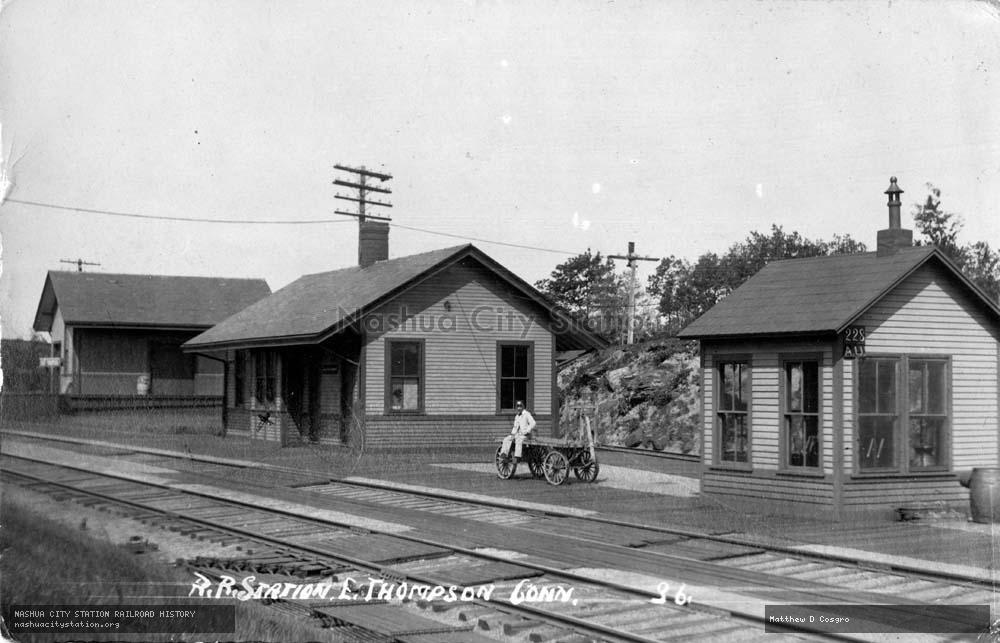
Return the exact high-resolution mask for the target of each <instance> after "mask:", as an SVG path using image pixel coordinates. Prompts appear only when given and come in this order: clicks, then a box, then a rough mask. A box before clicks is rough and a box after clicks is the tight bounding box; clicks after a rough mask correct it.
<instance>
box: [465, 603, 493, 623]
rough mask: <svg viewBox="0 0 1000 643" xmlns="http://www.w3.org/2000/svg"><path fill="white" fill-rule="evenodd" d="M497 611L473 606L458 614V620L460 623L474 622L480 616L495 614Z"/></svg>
mask: <svg viewBox="0 0 1000 643" xmlns="http://www.w3.org/2000/svg"><path fill="white" fill-rule="evenodd" d="M495 612H496V610H495V609H493V608H492V607H480V606H479V605H471V606H469V607H465V608H463V609H462V611H460V612H459V613H458V620H460V621H472V620H477V619H478V618H479V617H480V616H483V615H485V614H493V613H495Z"/></svg>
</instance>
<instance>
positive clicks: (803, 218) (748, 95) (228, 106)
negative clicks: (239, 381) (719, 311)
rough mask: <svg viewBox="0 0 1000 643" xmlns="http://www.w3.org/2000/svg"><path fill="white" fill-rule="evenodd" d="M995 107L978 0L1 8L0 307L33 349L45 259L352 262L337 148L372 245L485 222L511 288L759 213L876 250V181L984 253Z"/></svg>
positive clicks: (992, 14) (709, 246) (992, 238)
mask: <svg viewBox="0 0 1000 643" xmlns="http://www.w3.org/2000/svg"><path fill="white" fill-rule="evenodd" d="M998 106H1000V9H998V7H997V5H996V4H993V3H989V2H964V1H961V0H947V1H937V2H936V1H933V0H927V1H922V2H897V1H890V2H874V1H869V0H865V1H863V2H804V1H803V2H797V1H790V0H789V1H784V2H768V1H766V0H765V1H762V2H748V1H747V2H744V1H737V2H718V1H709V2H701V1H697V2H694V1H692V2H683V1H681V0H663V1H660V0H656V1H653V0H649V1H638V2H621V1H612V2H606V1H601V2H597V1H591V0H577V1H574V2H559V1H547V2H536V1H534V0H523V1H507V2H489V1H483V2H444V1H431V2H395V1H387V0H365V1H361V2H348V1H336V2H325V1H324V2H319V1H303V2H286V1H282V2H263V1H256V0H240V1H233V2H225V1H213V2H203V1H202V0H197V1H189V0H174V1H172V2H159V1H155V2H154V1H147V0H128V1H125V0H122V1H120V2H93V1H90V0H8V1H7V2H6V3H5V4H4V6H3V9H2V11H0V127H2V130H0V141H2V148H0V149H2V157H3V169H4V171H5V172H6V177H7V179H8V180H9V181H10V182H11V184H12V185H10V186H9V190H8V192H7V194H6V201H4V202H3V204H2V205H0V235H2V239H0V241H2V256H0V259H2V273H0V323H2V330H3V335H4V336H5V337H24V338H26V337H29V336H30V334H31V325H32V322H33V318H34V313H35V309H36V307H37V305H38V300H39V297H40V295H41V290H42V286H43V284H44V280H45V274H46V271H48V270H71V269H75V268H74V267H73V266H71V265H68V264H63V263H60V260H64V259H70V260H76V259H78V258H81V259H84V260H85V261H89V262H94V263H99V264H100V265H99V266H93V267H89V266H88V267H87V268H86V269H88V270H93V271H100V272H116V273H139V274H167V275H202V276H220V277H261V278H264V279H266V280H267V281H268V284H269V285H270V286H271V288H272V289H274V290H276V289H278V288H280V287H282V286H284V285H287V284H288V283H290V282H291V281H293V280H294V279H296V278H297V277H299V276H300V275H303V274H309V273H315V272H320V271H325V270H332V269H336V268H342V267H346V266H350V265H354V264H355V263H356V260H357V222H356V221H355V220H353V219H350V218H348V217H342V216H338V215H335V214H333V211H334V210H336V209H351V204H350V203H349V202H346V201H340V200H337V199H335V198H334V195H335V194H337V192H338V188H336V186H334V185H332V184H331V183H332V181H333V180H334V179H335V178H337V177H338V176H340V177H341V178H350V177H347V176H344V175H343V173H338V172H336V171H335V170H334V168H333V165H334V164H338V163H339V164H346V165H351V166H362V165H364V166H366V167H368V168H372V169H375V170H378V171H381V172H386V173H389V174H391V175H392V176H393V177H394V178H393V179H392V180H391V181H390V182H389V183H388V184H387V185H388V186H389V188H390V189H391V190H392V194H391V196H389V197H388V199H389V200H390V201H391V202H392V204H393V208H392V209H391V210H389V209H385V210H384V213H386V214H389V215H390V216H392V218H393V223H394V224H395V225H396V226H397V227H393V228H392V231H391V234H390V256H391V257H396V256H402V255H406V254H412V253H415V252H422V251H427V250H433V249H435V248H441V247H447V246H453V245H458V244H461V243H464V242H466V241H467V240H472V239H478V240H486V241H472V242H473V243H475V244H476V245H477V246H478V247H480V248H481V249H482V250H484V251H485V252H486V253H488V254H489V255H490V256H492V257H494V258H495V259H497V260H498V261H500V262H501V263H503V264H504V265H506V266H507V267H508V268H510V269H511V270H513V271H514V272H515V273H517V274H518V275H520V276H521V277H523V278H525V279H526V280H528V281H531V282H534V281H536V280H538V279H541V278H543V277H545V276H547V275H548V274H549V272H551V270H552V268H553V267H554V266H555V265H556V264H557V263H559V262H561V261H564V260H565V259H567V258H569V257H570V256H572V255H575V254H578V253H580V252H583V251H584V250H586V249H587V248H591V249H592V250H594V251H600V252H602V253H604V254H615V253H617V254H622V253H624V252H625V250H626V246H627V243H628V242H629V241H635V242H636V250H637V252H638V253H639V254H642V255H647V256H655V257H662V256H667V255H674V256H677V257H684V258H687V259H692V260H693V259H695V258H696V257H697V256H698V255H700V254H702V253H704V252H709V251H714V252H720V251H724V250H725V249H726V248H727V247H728V246H729V245H731V244H732V243H734V242H737V241H740V240H742V239H743V238H745V237H746V236H747V235H748V234H749V232H750V231H752V230H761V231H766V230H768V229H770V226H771V225H772V224H777V225H780V226H783V227H784V228H785V230H786V231H791V230H795V231H798V232H799V233H801V234H802V235H804V236H807V237H809V238H814V239H827V238H830V237H832V236H833V235H834V234H850V235H852V236H853V237H855V238H856V239H859V240H861V241H864V242H866V243H868V244H869V246H870V247H873V246H874V241H875V233H876V231H877V230H878V229H881V228H884V227H886V225H887V220H888V216H887V210H886V206H885V202H886V197H885V195H884V194H883V192H884V191H885V189H886V188H887V187H888V185H889V177H890V176H897V177H899V185H900V187H902V188H903V190H905V194H904V195H903V201H904V203H905V204H906V205H907V207H906V208H904V225H905V224H906V222H908V221H911V219H910V217H909V213H910V210H911V206H912V204H913V203H916V202H918V201H922V200H923V199H924V198H925V197H926V195H927V188H926V184H927V183H928V182H932V183H933V184H935V185H936V186H938V187H939V188H940V189H941V190H942V194H941V199H942V206H943V208H944V209H946V210H949V211H954V212H957V213H960V214H961V215H962V216H963V218H964V219H965V228H964V230H963V232H962V235H961V239H962V240H965V241H978V240H983V241H987V242H989V243H990V244H991V245H992V246H993V247H998V246H1000V109H998ZM340 193H341V194H345V193H346V192H345V191H344V190H343V189H342V188H341V189H340ZM52 206H55V207H52ZM94 211H104V212H114V213H120V214H130V215H141V216H139V217H136V216H129V217H126V216H112V215H108V214H98V213H96V212H94ZM146 217H177V218H201V219H218V220H224V221H228V222H231V223H214V222H190V221H168V220H157V219H151V218H146ZM315 220H320V221H324V223H319V224H301V223H299V224H295V223H278V224H258V223H252V222H254V221H278V222H291V221H315ZM331 221H336V222H331ZM404 226H406V227H404ZM411 228H419V229H420V230H414V229H411ZM427 231H430V232H427ZM432 232H433V233H438V234H432ZM444 235H452V236H444ZM487 241H494V242H501V243H505V244H520V245H523V246H529V247H528V248H517V247H511V246H509V245H498V244H495V243H489V242H487ZM654 267H655V264H654V263H649V264H643V265H641V266H640V278H641V279H643V280H644V278H645V276H646V275H648V274H649V273H650V272H651V271H652V269H653V268H654Z"/></svg>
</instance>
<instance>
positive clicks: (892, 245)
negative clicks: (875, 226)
mask: <svg viewBox="0 0 1000 643" xmlns="http://www.w3.org/2000/svg"><path fill="white" fill-rule="evenodd" d="M885 193H886V194H888V195H889V203H888V204H887V205H888V206H889V227H888V228H886V229H885V230H879V231H878V236H877V242H878V244H877V245H878V249H877V250H876V252H875V255H876V256H878V257H889V256H891V255H894V254H896V251H897V250H899V249H900V248H909V247H910V246H912V245H913V230H904V229H903V227H902V225H901V223H900V215H899V208H900V206H901V205H902V203H901V201H900V196H899V195H900V194H902V193H903V191H902V190H901V189H899V186H898V185H896V177H892V178H891V179H889V189H888V190H886V191H885Z"/></svg>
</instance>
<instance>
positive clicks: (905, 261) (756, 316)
mask: <svg viewBox="0 0 1000 643" xmlns="http://www.w3.org/2000/svg"><path fill="white" fill-rule="evenodd" d="M932 260H934V261H939V262H940V263H941V264H942V265H944V266H945V267H946V268H947V270H948V271H949V272H950V274H952V276H954V277H955V278H957V279H958V280H959V281H960V282H962V284H963V285H964V286H965V287H966V288H967V289H969V290H971V291H972V293H973V296H974V297H976V298H977V299H978V300H979V301H980V303H981V304H984V305H985V307H986V308H988V309H990V310H991V311H992V312H993V315H994V316H995V317H1000V308H998V307H997V304H996V303H994V302H993V301H992V300H990V299H989V297H988V296H987V295H985V294H984V293H983V291H982V290H981V289H980V288H979V287H977V286H976V285H975V284H973V283H972V282H971V281H969V279H968V278H967V277H966V276H965V275H963V274H962V272H961V271H960V270H958V268H956V267H955V265H954V264H953V263H951V261H949V260H948V259H947V257H945V256H944V255H943V254H941V252H940V251H939V250H938V249H937V248H935V247H934V246H919V247H912V248H903V249H900V250H898V251H897V252H896V253H895V254H893V255H890V256H886V257H879V256H877V255H876V253H874V252H867V253H863V254H856V255H833V256H827V257H811V258H807V259H786V260H782V261H774V262H772V263H769V264H767V265H766V266H764V268H762V269H761V270H760V271H759V272H758V273H757V274H755V275H754V276H753V277H751V278H750V279H748V280H747V281H746V282H745V283H744V284H743V285H742V286H740V287H739V288H737V289H736V290H734V291H733V292H732V293H731V294H730V295H729V296H728V297H726V298H725V299H723V300H722V301H720V302H719V303H717V304H716V305H715V306H713V307H712V308H711V309H709V310H708V311H707V312H706V313H705V314H703V315H702V316H701V317H699V318H698V319H696V320H695V321H693V322H692V323H691V324H689V325H688V326H687V327H686V328H685V329H684V330H683V331H681V332H680V333H678V336H679V337H682V338H688V339H699V338H701V339H704V338H722V337H736V336H746V335H758V336H763V335H785V334H798V333H822V332H833V333H839V332H841V331H843V330H844V328H846V327H847V326H849V325H850V324H851V323H852V322H853V321H854V320H856V319H857V318H858V317H859V316H861V315H862V314H864V312H865V311H866V310H868V309H869V308H870V307H871V306H872V305H873V304H875V303H876V302H877V301H878V300H880V299H881V298H882V297H884V296H885V295H886V294H887V293H888V292H889V291H890V290H892V289H893V288H895V287H896V286H897V285H898V284H899V283H900V282H901V281H903V280H904V279H906V278H907V277H908V276H910V275H911V274H913V272H914V271H915V270H917V269H918V268H920V267H921V266H923V265H924V264H926V263H927V262H929V261H932Z"/></svg>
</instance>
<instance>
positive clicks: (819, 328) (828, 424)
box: [680, 177, 1000, 518]
mask: <svg viewBox="0 0 1000 643" xmlns="http://www.w3.org/2000/svg"><path fill="white" fill-rule="evenodd" d="M902 192H903V191H902V190H901V189H900V188H899V186H898V185H897V183H896V179H895V177H894V178H893V179H892V180H891V184H890V186H889V189H888V190H887V191H886V194H888V195H889V203H888V206H889V227H888V228H887V229H885V230H880V231H879V232H878V237H877V241H878V244H877V251H876V252H870V253H864V254H856V255H840V256H824V257H815V258H807V259H791V260H785V261H775V262H772V263H770V264H768V265H767V266H766V267H765V268H763V269H762V270H761V271H760V272H758V273H757V274H756V275H754V276H753V277H752V278H750V279H749V280H748V281H747V282H746V283H744V284H743V285H742V286H740V287H739V288H738V289H736V290H735V291H734V292H733V293H732V294H731V295H729V296H728V297H726V298H725V299H724V300H723V301H721V302H720V303H719V304H717V305H716V306H715V307H713V308H712V309H711V310H709V311H708V312H706V313H705V314H704V315H702V316H701V317H700V318H698V319H697V320H695V321H694V322H693V323H691V324H690V325H689V326H688V327H687V328H685V329H684V331H683V332H682V333H680V336H681V337H684V338H690V339H698V340H700V341H701V359H702V367H703V382H704V385H703V391H702V395H703V409H704V414H703V423H704V424H703V445H702V446H703V449H702V453H703V464H704V467H703V472H702V479H701V490H702V493H704V494H706V495H708V496H715V497H717V498H720V499H725V498H728V499H730V500H731V501H736V502H739V503H740V504H741V505H745V504H747V503H749V504H751V505H753V504H754V503H761V504H764V505H767V506H769V507H770V508H772V509H778V510H780V511H782V512H785V513H789V512H791V513H796V512H806V513H818V514H828V515H832V516H835V517H837V518H841V517H847V516H850V515H853V514H863V513H878V512H885V513H888V512H890V511H892V510H895V509H900V508H906V507H918V506H925V507H926V506H933V507H943V506H945V505H951V504H954V505H966V506H967V503H968V498H969V496H968V493H969V492H968V491H967V490H966V489H964V488H962V487H961V486H960V485H959V484H958V476H959V474H961V473H962V472H965V471H968V470H969V469H972V468H975V467H997V466H998V464H1000V458H998V452H1000V428H998V427H1000V424H998V415H1000V391H998V376H997V373H998V364H1000V307H998V306H997V302H995V301H993V300H992V299H991V298H990V297H989V296H988V295H987V294H986V293H985V292H983V291H982V289H980V288H979V287H978V286H976V285H975V284H974V283H973V282H972V281H970V280H969V279H968V278H967V277H966V276H965V275H963V274H962V272H961V271H960V270H959V269H958V268H957V267H956V266H955V264H954V263H952V261H951V260H949V259H948V257H946V256H945V255H944V254H943V253H942V252H941V251H940V250H938V249H937V248H936V247H934V246H919V247H914V246H913V233H912V232H911V231H910V230H904V229H902V228H901V225H900V195H901V194H902Z"/></svg>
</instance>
